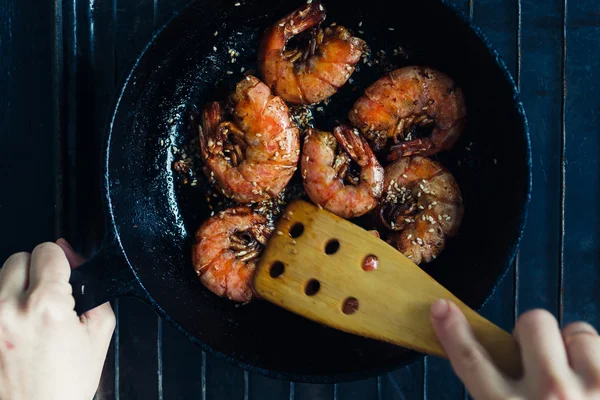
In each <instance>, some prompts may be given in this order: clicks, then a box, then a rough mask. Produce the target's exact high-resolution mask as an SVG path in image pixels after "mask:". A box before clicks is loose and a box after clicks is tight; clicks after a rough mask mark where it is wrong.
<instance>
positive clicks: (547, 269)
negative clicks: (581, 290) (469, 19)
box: [518, 0, 562, 315]
mask: <svg viewBox="0 0 600 400" xmlns="http://www.w3.org/2000/svg"><path fill="white" fill-rule="evenodd" d="M561 14H562V0H551V1H545V2H542V3H540V2H538V1H535V0H523V8H522V20H523V22H522V24H523V34H522V37H523V42H522V43H523V51H522V63H521V65H522V68H521V93H522V96H523V100H524V102H525V107H526V112H527V117H528V119H529V128H530V133H531V145H532V152H533V193H534V195H533V197H532V200H531V207H530V211H529V219H528V223H527V228H526V230H525V234H524V237H523V242H522V245H521V258H520V260H521V265H520V280H519V310H518V311H519V313H521V312H523V311H525V310H528V309H532V308H537V307H543V308H546V309H548V310H550V311H551V312H553V313H554V314H555V315H557V314H558V292H557V290H556V289H557V287H558V269H559V265H558V257H557V252H556V249H557V248H558V247H559V206H560V205H559V188H560V172H559V161H560V136H561V116H560V115H561V92H562V91H561V60H562V44H561V42H562V38H561V37H562V24H561Z"/></svg>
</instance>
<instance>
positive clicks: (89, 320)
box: [80, 302, 117, 348]
mask: <svg viewBox="0 0 600 400" xmlns="http://www.w3.org/2000/svg"><path fill="white" fill-rule="evenodd" d="M80 320H81V323H82V324H84V325H85V326H86V327H87V330H88V334H89V335H90V337H91V338H92V340H93V341H94V342H96V343H98V344H100V345H102V346H104V345H106V347H107V348H108V345H109V344H110V339H111V337H112V334H113V332H114V330H115V326H116V323H117V320H116V317H115V313H114V312H113V309H112V307H111V305H110V303H108V302H107V303H104V304H102V305H100V306H98V307H96V308H94V309H91V310H89V311H87V312H85V313H83V314H82V315H81V317H80Z"/></svg>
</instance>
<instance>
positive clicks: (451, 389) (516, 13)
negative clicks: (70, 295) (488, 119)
mask: <svg viewBox="0 0 600 400" xmlns="http://www.w3.org/2000/svg"><path fill="white" fill-rule="evenodd" d="M228 1H232V3H233V2H234V0H228ZM184 3H185V1H184V0H64V1H59V0H54V1H48V2H39V1H36V0H2V1H0V172H1V173H0V183H1V185H0V228H1V229H2V231H1V232H2V233H1V234H0V237H1V238H2V240H1V241H0V258H2V259H4V258H6V257H7V256H8V255H9V254H11V253H13V252H16V251H20V250H31V249H32V247H33V246H34V245H35V244H37V243H39V242H41V241H45V240H54V239H55V238H56V237H57V236H58V235H64V236H66V237H67V238H68V239H69V240H71V241H72V242H73V243H74V244H75V245H76V246H77V247H78V248H79V249H80V250H82V251H83V252H84V253H86V254H88V255H89V254H90V253H91V252H93V250H94V249H95V248H96V247H97V246H98V242H99V240H100V239H101V237H102V234H103V229H102V217H101V204H100V193H99V184H98V174H99V171H100V165H99V159H100V158H99V156H98V154H99V149H100V148H101V136H102V127H103V126H104V123H105V122H106V118H107V116H108V114H109V110H110V107H111V105H112V100H113V96H114V94H115V91H116V90H117V87H118V84H119V82H120V81H121V78H122V77H123V75H124V74H125V73H126V72H127V71H128V69H129V68H130V66H131V63H132V62H133V60H134V59H135V58H136V56H137V54H138V52H139V51H140V50H141V49H142V47H143V46H144V45H145V44H146V42H147V41H148V40H149V39H150V37H151V35H152V33H153V32H155V31H156V29H157V28H158V27H160V26H161V25H162V24H164V23H165V22H166V21H167V20H168V19H169V18H170V17H171V16H172V15H173V14H174V13H175V12H176V11H178V10H179V9H180V8H181V7H182V6H183V5H184ZM456 4H457V5H458V6H459V7H460V8H461V9H463V10H464V11H465V13H467V14H468V15H469V16H470V17H471V18H472V19H473V20H474V21H475V23H476V24H478V25H479V26H481V27H482V28H483V30H484V31H485V32H486V34H487V35H488V36H489V38H490V39H491V41H492V43H494V44H495V45H496V47H497V48H498V49H499V51H500V53H501V54H502V55H503V57H504V59H505V61H506V63H507V65H508V66H509V68H510V70H511V71H512V73H513V75H514V76H515V78H516V80H517V82H518V84H519V87H520V89H521V92H522V96H523V100H524V103H525V107H526V111H527V114H528V117H529V121H530V127H531V140H532V145H533V165H534V185H533V189H534V191H533V200H532V204H531V211H530V214H529V223H528V226H527V230H526V232H525V237H524V239H523V244H522V246H521V251H520V254H519V257H518V259H517V261H516V263H515V265H514V266H513V268H512V269H511V271H510V272H509V274H508V275H507V277H506V278H505V279H504V281H503V282H502V284H501V285H500V286H499V288H498V289H497V291H496V293H495V294H494V296H493V297H492V299H491V300H490V302H489V303H488V304H487V305H486V306H485V307H484V309H483V310H482V312H483V314H484V316H486V317H488V318H489V319H491V320H492V321H494V322H495V323H497V324H499V325H500V326H502V327H503V328H505V329H511V328H512V326H513V324H514V321H515V318H516V316H517V315H518V314H521V313H522V312H523V311H525V310H527V309H531V308H534V307H544V308H547V309H549V310H550V311H551V312H553V313H554V314H555V315H556V316H557V317H558V318H560V319H561V320H563V321H564V322H569V321H574V320H578V319H585V320H588V321H590V322H591V323H593V324H595V325H596V326H598V325H599V322H600V321H599V319H600V313H599V311H600V310H599V306H600V297H598V296H597V295H596V292H597V290H598V289H599V288H600V280H599V278H600V270H599V267H600V257H599V255H600V251H599V246H598V239H599V235H600V209H599V206H600V198H599V197H600V196H599V188H600V182H599V180H600V173H599V168H600V165H599V161H598V159H599V158H598V154H599V152H600V132H599V131H600V128H599V126H600V96H599V95H598V93H599V91H600V73H599V71H600V57H599V56H598V54H600V3H598V2H597V1H596V0H578V1H577V2H575V1H571V2H570V3H567V0H470V1H465V0H456ZM207 12H208V10H207ZM406 17H410V16H400V15H399V21H400V23H401V21H402V18H406ZM199 23H201V21H199ZM489 223H490V224H501V223H502V221H489ZM114 307H115V311H116V312H117V315H118V325H117V331H116V334H115V337H114V340H113V344H112V347H111V350H110V352H109V357H108V360H107V364H106V368H105V373H104V376H103V379H102V383H101V388H100V392H99V394H98V396H97V398H98V399H113V398H122V399H127V400H129V399H144V400H152V399H163V398H165V399H203V400H205V399H219V400H222V399H287V398H290V399H297V400H302V399H314V400H318V399H383V400H391V399H421V398H431V399H462V398H464V397H465V396H466V394H465V391H464V388H463V386H462V384H460V382H459V381H458V380H457V379H456V378H455V377H454V375H453V373H452V371H451V369H450V367H449V365H448V363H447V362H446V361H443V360H439V359H435V358H427V359H426V360H425V361H423V362H418V363H415V364H413V365H412V366H410V367H408V368H405V369H402V370H399V371H396V372H393V373H390V374H387V375H384V376H381V377H379V378H375V379H370V380H366V381H361V382H355V383H344V384H339V385H307V384H290V383H288V382H282V381H275V380H271V379H268V378H264V377H262V376H257V375H253V374H248V373H245V372H244V371H243V370H241V369H239V368H236V367H232V366H230V365H228V364H226V363H224V362H223V361H221V360H219V359H215V358H213V357H212V356H209V355H205V354H203V353H202V351H200V350H199V349H198V348H196V347H195V346H193V345H192V344H190V343H189V342H188V341H187V340H186V339H185V338H184V337H183V336H181V335H180V334H179V333H178V332H176V331H175V330H174V329H172V328H171V327H170V326H168V325H163V324H162V321H161V320H160V319H158V318H157V317H156V315H155V314H154V313H153V312H152V311H151V310H150V309H149V308H148V307H146V306H145V305H144V304H142V303H140V302H138V301H137V300H135V299H129V298H123V299H120V300H118V301H115V303H114Z"/></svg>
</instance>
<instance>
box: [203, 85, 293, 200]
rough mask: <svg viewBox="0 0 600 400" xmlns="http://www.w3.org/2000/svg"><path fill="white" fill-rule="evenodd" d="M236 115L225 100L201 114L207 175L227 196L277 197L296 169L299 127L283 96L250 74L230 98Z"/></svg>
mask: <svg viewBox="0 0 600 400" xmlns="http://www.w3.org/2000/svg"><path fill="white" fill-rule="evenodd" d="M230 111H231V117H229V120H227V119H228V118H227V115H226V112H225V109H224V107H223V106H222V105H221V103H218V102H212V103H208V104H207V105H206V107H205V108H204V112H203V114H202V129H201V130H200V150H201V154H202V158H203V161H204V168H203V169H204V173H205V174H206V176H207V177H208V178H209V179H210V181H211V183H213V184H214V185H215V186H216V187H217V188H218V189H219V190H220V191H221V193H222V194H223V195H225V196H227V197H229V198H231V199H233V200H235V201H237V202H238V203H244V204H247V203H254V202H260V201H265V200H268V199H269V198H271V197H275V196H277V195H278V194H279V193H280V192H281V191H282V190H283V189H284V188H285V186H286V185H287V183H288V182H289V180H290V178H291V177H292V175H293V174H294V171H295V170H296V165H297V163H298V157H299V156H300V139H299V135H298V128H297V127H296V125H295V124H294V123H293V122H292V119H291V115H290V111H289V109H288V107H287V105H286V104H285V103H284V101H283V100H282V99H281V97H277V96H273V94H272V93H271V90H270V89H269V88H268V87H267V85H265V84H264V83H263V82H261V81H260V80H259V79H258V78H255V77H254V76H251V75H249V76H247V77H245V78H244V79H243V80H242V81H241V82H239V83H238V84H237V86H236V89H235V91H234V92H233V94H232V95H231V97H230Z"/></svg>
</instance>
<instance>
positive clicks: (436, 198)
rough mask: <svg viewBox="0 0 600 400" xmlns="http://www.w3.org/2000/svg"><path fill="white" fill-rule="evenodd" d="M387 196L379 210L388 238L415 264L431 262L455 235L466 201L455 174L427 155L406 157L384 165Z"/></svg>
mask: <svg viewBox="0 0 600 400" xmlns="http://www.w3.org/2000/svg"><path fill="white" fill-rule="evenodd" d="M384 191H385V193H384V197H383V198H382V200H381V204H380V206H379V207H378V208H377V213H378V215H379V218H380V219H381V222H382V223H383V224H384V225H385V227H387V229H388V231H389V232H390V233H389V234H388V235H387V241H388V243H390V244H391V245H392V246H394V247H396V248H397V249H398V250H399V251H400V252H401V253H403V254H404V255H405V256H407V257H408V258H410V259H411V260H412V261H413V262H414V263H415V264H420V263H423V262H424V263H428V262H431V261H432V260H433V259H435V258H436V257H437V256H438V255H439V254H440V253H441V252H442V250H444V247H445V245H446V240H447V238H448V237H452V236H455V235H456V234H457V233H458V228H459V227H460V223H461V221H462V217H463V212H464V208H463V202H462V196H461V193H460V189H459V187H458V184H457V183H456V180H455V179H454V177H453V176H452V175H451V174H450V172H448V171H447V170H446V169H445V168H444V167H442V166H441V165H440V164H438V163H437V162H435V161H432V160H430V159H428V158H425V157H420V156H412V157H403V158H401V159H399V160H397V161H395V162H393V163H392V164H390V165H388V166H387V167H386V168H385V182H384Z"/></svg>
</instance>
